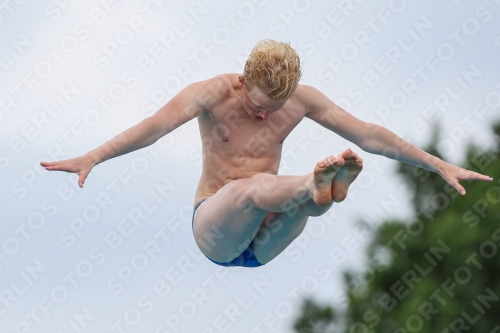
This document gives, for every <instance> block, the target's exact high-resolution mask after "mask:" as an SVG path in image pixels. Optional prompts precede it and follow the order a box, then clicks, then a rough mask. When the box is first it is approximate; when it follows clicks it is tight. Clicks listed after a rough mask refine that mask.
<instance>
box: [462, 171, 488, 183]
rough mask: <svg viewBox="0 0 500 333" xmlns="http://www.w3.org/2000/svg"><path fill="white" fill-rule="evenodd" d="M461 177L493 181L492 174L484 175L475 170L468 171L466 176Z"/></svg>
mask: <svg viewBox="0 0 500 333" xmlns="http://www.w3.org/2000/svg"><path fill="white" fill-rule="evenodd" d="M460 179H467V180H484V181H487V182H491V181H492V180H493V178H491V177H490V176H486V175H482V174H480V173H477V172H474V171H468V172H467V174H466V175H465V177H463V178H462V177H461V178H460Z"/></svg>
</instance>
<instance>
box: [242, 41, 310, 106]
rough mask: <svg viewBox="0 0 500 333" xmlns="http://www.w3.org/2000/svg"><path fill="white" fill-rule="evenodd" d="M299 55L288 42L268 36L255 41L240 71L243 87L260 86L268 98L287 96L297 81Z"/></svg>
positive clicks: (299, 69) (298, 76)
mask: <svg viewBox="0 0 500 333" xmlns="http://www.w3.org/2000/svg"><path fill="white" fill-rule="evenodd" d="M301 75H302V70H301V68H300V58H299V54H298V53H297V51H295V50H294V49H293V48H292V47H291V46H290V44H289V43H282V42H277V41H275V40H271V39H265V40H261V41H260V42H258V43H257V45H255V47H254V48H253V50H252V53H251V54H250V56H249V58H248V60H247V62H246V64H245V70H244V72H243V78H244V79H245V80H244V84H245V88H246V89H247V90H251V89H252V88H253V87H254V86H257V87H258V88H260V89H261V90H262V91H263V92H265V93H266V94H267V96H268V97H270V98H272V99H286V98H288V97H290V96H291V95H292V94H293V92H294V91H295V89H297V86H298V84H299V80H300V77H301Z"/></svg>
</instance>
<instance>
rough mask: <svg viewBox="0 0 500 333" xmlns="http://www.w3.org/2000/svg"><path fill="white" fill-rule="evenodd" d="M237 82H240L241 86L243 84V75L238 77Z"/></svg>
mask: <svg viewBox="0 0 500 333" xmlns="http://www.w3.org/2000/svg"><path fill="white" fill-rule="evenodd" d="M238 80H239V81H240V83H241V85H243V83H244V82H245V78H244V77H243V75H240V76H239V77H238Z"/></svg>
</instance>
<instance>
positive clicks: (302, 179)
mask: <svg viewBox="0 0 500 333" xmlns="http://www.w3.org/2000/svg"><path fill="white" fill-rule="evenodd" d="M311 181H312V175H310V174H309V175H305V176H275V175H270V174H257V175H255V176H253V177H251V178H247V179H238V180H235V181H232V182H231V183H229V184H227V185H225V186H224V187H222V188H221V189H220V190H219V191H218V192H217V193H216V194H214V195H213V196H211V197H209V198H208V199H207V200H206V201H205V202H204V203H203V204H202V205H200V206H199V208H198V210H197V211H196V214H195V217H194V237H195V240H196V243H197V244H198V246H199V247H200V249H201V250H202V252H203V253H204V254H205V255H207V256H208V257H209V258H210V259H212V260H215V261H219V262H227V261H230V260H232V259H234V258H235V257H237V256H238V255H239V254H240V253H241V252H242V251H243V250H245V249H246V248H247V247H248V245H249V244H250V242H251V241H252V240H253V238H254V237H255V235H256V234H257V232H258V230H259V228H260V226H261V224H262V221H263V220H264V218H265V217H266V215H267V214H268V213H269V212H270V211H273V212H285V211H289V210H292V209H296V208H297V207H298V206H300V204H301V203H303V202H305V201H309V200H311Z"/></svg>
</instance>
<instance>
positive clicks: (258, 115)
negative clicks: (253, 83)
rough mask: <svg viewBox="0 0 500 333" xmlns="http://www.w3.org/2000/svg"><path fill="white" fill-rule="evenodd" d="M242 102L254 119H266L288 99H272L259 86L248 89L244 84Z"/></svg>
mask: <svg viewBox="0 0 500 333" xmlns="http://www.w3.org/2000/svg"><path fill="white" fill-rule="evenodd" d="M241 102H242V104H243V107H244V108H245V110H246V111H247V113H248V115H249V116H250V117H251V118H252V119H253V120H256V121H264V120H266V119H267V117H268V116H269V115H270V114H271V113H273V112H275V111H277V110H279V109H280V108H281V107H282V106H283V105H284V104H285V102H286V100H275V99H271V98H269V97H268V96H267V95H266V94H265V93H264V92H263V91H262V90H260V89H259V88H257V87H253V88H252V89H251V90H250V91H248V90H247V89H246V88H245V86H243V87H242V94H241Z"/></svg>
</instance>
